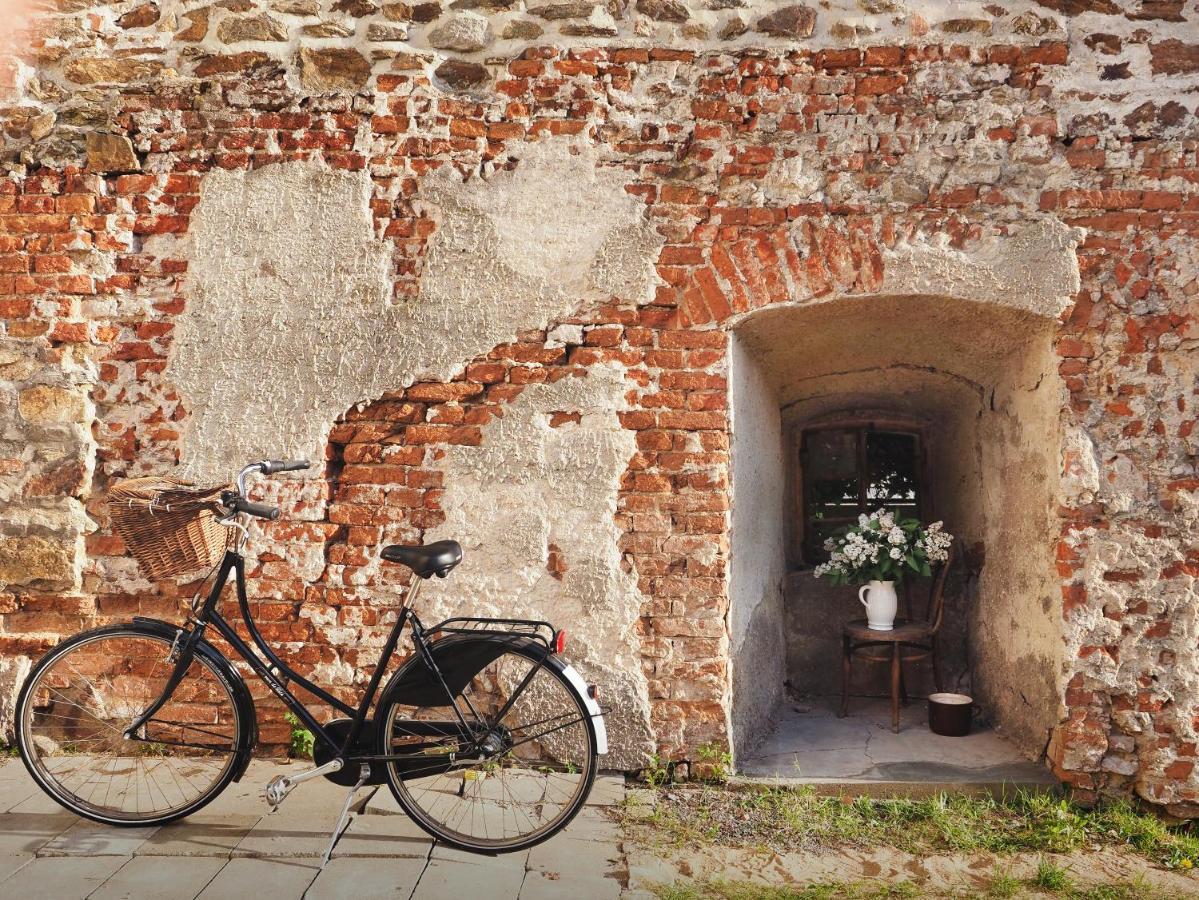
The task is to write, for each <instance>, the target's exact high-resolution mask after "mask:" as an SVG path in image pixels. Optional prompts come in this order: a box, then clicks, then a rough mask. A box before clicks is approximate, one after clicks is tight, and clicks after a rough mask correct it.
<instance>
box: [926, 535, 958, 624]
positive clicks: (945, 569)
mask: <svg viewBox="0 0 1199 900" xmlns="http://www.w3.org/2000/svg"><path fill="white" fill-rule="evenodd" d="M946 553H947V556H946V557H945V562H943V563H941V564H940V565H938V566H937V567H936V568H935V569H933V583H932V586H931V587H930V588H929V589H928V615H927V616H926V617H925V618H926V619H927V620H928V627H929V629H930V630H931V631H932V633H933V634H936V633H937V631H938V629H940V627H941V619H942V618H943V616H944V613H945V579H946V577H947V576H948V575H949V567H950V566H951V565H953V545H952V544H950V545H949V547H948V549H947V550H946Z"/></svg>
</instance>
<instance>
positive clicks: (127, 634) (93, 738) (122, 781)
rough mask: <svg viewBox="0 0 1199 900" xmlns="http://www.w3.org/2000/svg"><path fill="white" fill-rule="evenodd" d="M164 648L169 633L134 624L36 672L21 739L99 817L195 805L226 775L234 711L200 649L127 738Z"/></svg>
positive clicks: (160, 813) (39, 767)
mask: <svg viewBox="0 0 1199 900" xmlns="http://www.w3.org/2000/svg"><path fill="white" fill-rule="evenodd" d="M170 649H171V641H170V640H167V639H165V638H162V637H159V636H157V635H153V634H151V633H148V632H143V631H140V630H137V629H134V628H131V629H130V630H128V631H116V632H110V633H108V634H104V633H99V634H97V636H95V637H93V638H90V639H88V640H85V641H82V642H80V643H78V644H76V645H74V646H70V647H68V648H67V649H65V650H63V651H62V652H61V653H59V654H58V655H54V654H52V655H51V656H50V657H48V658H47V659H48V661H47V662H46V663H45V665H40V666H39V669H38V670H37V671H36V672H35V675H34V681H33V682H32V683H31V686H30V689H29V691H28V696H29V697H30V698H31V699H30V700H29V701H28V702H27V703H26V704H25V706H24V707H23V709H22V710H21V714H20V715H21V721H20V727H21V729H22V734H23V746H24V747H25V749H26V751H27V753H28V758H29V761H30V763H31V765H32V766H33V767H34V769H35V771H36V772H37V773H38V776H39V780H40V781H41V782H42V783H43V785H44V786H46V787H47V789H48V790H49V791H50V793H51V794H52V795H53V796H55V797H56V798H57V799H59V800H60V802H62V803H63V804H64V805H66V806H67V807H68V808H70V809H72V810H73V811H75V812H78V813H80V814H82V815H88V816H91V817H93V818H99V819H100V820H101V821H118V822H119V821H124V822H131V823H132V822H141V821H159V820H162V819H164V818H169V817H174V816H175V815H176V814H178V813H180V812H184V811H186V810H188V809H190V808H194V807H196V806H197V805H199V804H201V803H202V802H204V801H205V800H206V799H207V798H208V797H210V796H212V795H214V793H215V791H218V790H220V789H221V788H222V787H224V785H225V784H226V783H227V780H228V778H229V777H231V771H232V770H231V767H232V764H233V761H234V759H235V755H234V751H235V748H236V745H237V732H238V726H237V710H236V707H235V705H234V702H233V697H232V695H231V694H230V692H229V689H228V687H227V686H226V685H225V683H224V681H223V680H222V679H221V678H220V677H218V675H217V674H216V672H215V671H214V670H213V669H212V668H211V667H210V666H209V664H207V663H206V662H205V661H204V660H203V659H202V658H200V657H196V659H195V660H194V661H193V663H192V665H191V667H190V668H189V669H188V670H187V672H186V673H185V674H184V676H183V680H182V682H181V683H180V686H179V687H178V688H177V689H176V692H175V694H174V695H172V696H171V697H169V698H168V699H167V702H166V703H165V705H164V706H163V707H162V709H161V710H159V714H160V715H158V716H156V717H155V718H154V719H152V720H151V721H150V722H149V723H147V725H146V727H145V729H144V730H142V732H141V734H142V735H143V736H141V737H137V738H126V737H125V729H126V728H128V727H129V725H130V724H131V723H132V722H133V721H134V720H135V718H136V716H138V715H140V714H141V712H142V710H144V709H146V708H147V707H148V706H149V705H150V704H151V703H153V702H155V699H156V698H157V697H158V696H159V695H160V693H161V692H162V690H164V689H165V685H166V683H167V675H169V674H170V669H171V666H173V664H169V665H168V664H167V663H166V660H167V657H168V655H169V652H170ZM196 703H200V704H202V706H200V707H197V706H196V705H195V704H196ZM197 708H199V709H201V710H203V712H202V714H201V715H199V716H196V715H195V711H196V709H197ZM172 712H174V715H172ZM185 713H186V714H185ZM191 719H196V721H195V722H193V721H189V720H191ZM197 738H198V740H197Z"/></svg>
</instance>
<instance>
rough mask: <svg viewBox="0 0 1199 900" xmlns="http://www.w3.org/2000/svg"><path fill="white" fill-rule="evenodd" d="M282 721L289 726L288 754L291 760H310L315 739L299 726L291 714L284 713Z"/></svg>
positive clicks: (298, 722) (297, 720) (309, 732)
mask: <svg viewBox="0 0 1199 900" xmlns="http://www.w3.org/2000/svg"><path fill="white" fill-rule="evenodd" d="M283 721H284V722H286V723H287V724H288V725H290V726H291V746H290V748H289V753H290V755H291V757H292V758H293V759H312V747H313V744H314V741H315V739H314V738H313V736H312V732H311V731H309V730H308V729H307V728H305V727H304V726H303V725H302V724H300V720H299V719H298V718H297V717H296V714H295V713H293V712H285V713H284V714H283Z"/></svg>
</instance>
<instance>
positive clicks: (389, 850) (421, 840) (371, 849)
mask: <svg viewBox="0 0 1199 900" xmlns="http://www.w3.org/2000/svg"><path fill="white" fill-rule="evenodd" d="M326 837H327V836H326ZM432 849H433V839H432V838H431V837H429V835H427V834H425V832H423V831H421V829H420V827H419V826H418V825H417V824H416V823H415V822H413V821H412V820H411V819H409V818H408V817H407V816H405V815H403V814H401V815H386V814H379V813H376V812H374V811H373V810H371V809H370V808H369V807H368V809H367V812H366V813H365V814H363V815H359V816H355V817H354V820H353V821H352V822H350V827H349V828H347V829H346V833H345V834H343V835H342V837H341V840H340V841H338V843H337V847H336V848H335V849H334V851H333V857H334V859H337V858H339V857H343V856H402V857H415V858H419V859H421V860H425V859H428V857H429V853H430V851H431V850H432Z"/></svg>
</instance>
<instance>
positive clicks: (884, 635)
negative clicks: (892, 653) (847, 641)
mask: <svg viewBox="0 0 1199 900" xmlns="http://www.w3.org/2000/svg"><path fill="white" fill-rule="evenodd" d="M845 635H846V636H847V637H849V638H851V639H853V640H855V641H879V642H884V641H885V642H887V643H905V644H906V643H913V642H925V641H928V640H930V639H931V638H932V628H930V627H929V624H928V623H927V622H909V621H907V619H896V620H895V627H894V628H892V629H891V630H890V631H875V630H874V629H873V628H871V627H870V626H869V625H868V624H867V622H866V620H865V619H854V620H853V621H852V622H847V623H846V624H845Z"/></svg>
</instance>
